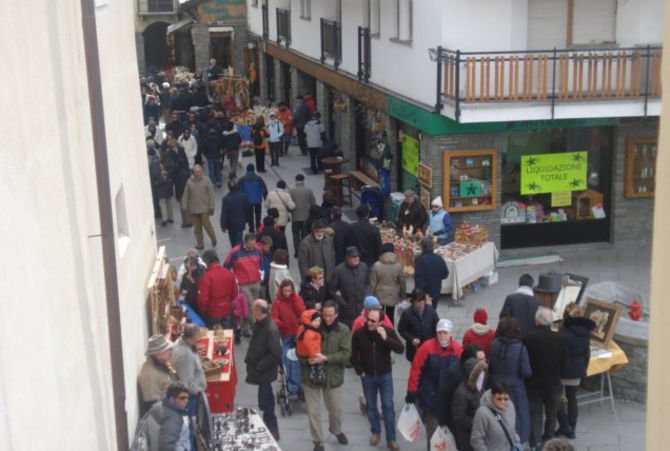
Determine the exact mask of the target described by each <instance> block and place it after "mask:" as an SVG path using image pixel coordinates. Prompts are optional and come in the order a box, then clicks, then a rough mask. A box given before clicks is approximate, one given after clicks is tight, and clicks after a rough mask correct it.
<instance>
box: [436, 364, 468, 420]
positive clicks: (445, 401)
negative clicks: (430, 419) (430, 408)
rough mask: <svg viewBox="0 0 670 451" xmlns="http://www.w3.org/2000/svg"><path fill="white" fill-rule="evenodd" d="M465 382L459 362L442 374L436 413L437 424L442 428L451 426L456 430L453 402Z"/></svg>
mask: <svg viewBox="0 0 670 451" xmlns="http://www.w3.org/2000/svg"><path fill="white" fill-rule="evenodd" d="M462 381H463V367H462V366H461V361H460V360H458V361H456V362H454V363H452V364H451V365H449V368H447V370H446V371H444V372H443V373H442V374H440V384H439V385H438V388H437V402H436V403H435V413H436V414H437V423H438V424H439V425H440V426H445V425H447V426H449V429H450V430H452V431H453V430H454V423H453V421H452V419H451V402H452V400H453V399H454V393H455V392H456V389H457V388H458V386H459V385H461V382H462Z"/></svg>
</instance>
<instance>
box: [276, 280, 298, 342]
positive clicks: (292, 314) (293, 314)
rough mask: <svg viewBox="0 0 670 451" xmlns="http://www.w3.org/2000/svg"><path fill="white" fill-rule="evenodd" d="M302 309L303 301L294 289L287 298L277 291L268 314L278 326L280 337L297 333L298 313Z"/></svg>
mask: <svg viewBox="0 0 670 451" xmlns="http://www.w3.org/2000/svg"><path fill="white" fill-rule="evenodd" d="M304 311H305V303H304V302H303V301H302V298H301V297H300V296H298V294H297V293H296V292H295V291H294V292H293V293H291V296H290V297H288V298H285V297H283V296H282V295H281V292H280V291H278V292H277V297H276V298H275V301H274V302H273V303H272V311H271V312H270V316H271V317H272V320H273V321H274V322H275V324H276V325H277V327H278V328H279V332H281V337H282V338H285V337H287V336H289V335H296V334H297V333H298V326H299V325H300V315H302V312H304Z"/></svg>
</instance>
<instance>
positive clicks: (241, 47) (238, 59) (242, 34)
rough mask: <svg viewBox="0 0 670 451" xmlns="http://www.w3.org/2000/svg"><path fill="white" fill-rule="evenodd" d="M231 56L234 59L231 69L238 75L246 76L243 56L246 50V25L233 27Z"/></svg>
mask: <svg viewBox="0 0 670 451" xmlns="http://www.w3.org/2000/svg"><path fill="white" fill-rule="evenodd" d="M233 33H234V37H233V55H234V57H235V62H234V66H233V69H235V73H236V74H238V75H246V74H247V67H246V64H245V59H244V54H245V52H246V48H247V40H248V36H247V26H246V25H237V26H235V27H233Z"/></svg>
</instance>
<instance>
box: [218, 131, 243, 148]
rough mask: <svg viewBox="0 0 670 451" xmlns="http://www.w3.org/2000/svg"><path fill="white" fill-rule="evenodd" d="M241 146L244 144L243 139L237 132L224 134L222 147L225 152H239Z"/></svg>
mask: <svg viewBox="0 0 670 451" xmlns="http://www.w3.org/2000/svg"><path fill="white" fill-rule="evenodd" d="M240 144H242V137H240V134H239V133H237V130H235V129H233V130H231V131H229V132H227V131H224V132H223V139H222V147H223V148H224V149H225V150H239V149H240Z"/></svg>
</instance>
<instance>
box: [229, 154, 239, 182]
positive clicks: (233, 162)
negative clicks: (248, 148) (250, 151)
mask: <svg viewBox="0 0 670 451" xmlns="http://www.w3.org/2000/svg"><path fill="white" fill-rule="evenodd" d="M239 159H240V151H239V150H238V149H236V150H228V162H229V163H230V178H231V179H234V178H235V175H236V173H237V162H238V161H239Z"/></svg>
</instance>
